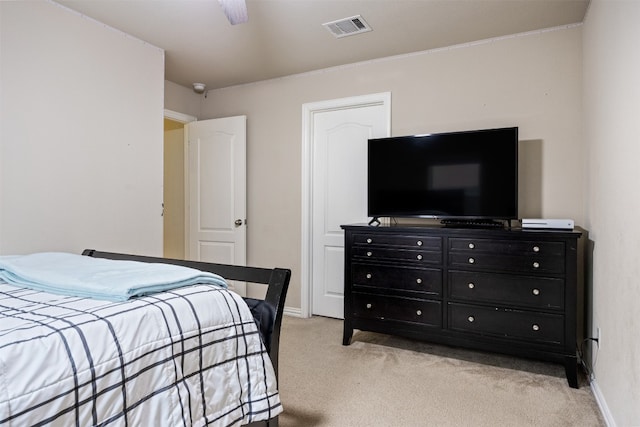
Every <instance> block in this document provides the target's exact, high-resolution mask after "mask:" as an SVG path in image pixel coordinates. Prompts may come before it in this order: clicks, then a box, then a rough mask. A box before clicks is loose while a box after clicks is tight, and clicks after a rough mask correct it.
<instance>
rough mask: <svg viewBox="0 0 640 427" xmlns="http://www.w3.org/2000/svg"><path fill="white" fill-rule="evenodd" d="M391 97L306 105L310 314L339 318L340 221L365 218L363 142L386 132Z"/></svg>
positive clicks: (341, 288)
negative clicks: (308, 181)
mask: <svg viewBox="0 0 640 427" xmlns="http://www.w3.org/2000/svg"><path fill="white" fill-rule="evenodd" d="M390 99H391V98H390V94H388V93H385V94H377V95H370V96H364V97H355V98H348V99H342V100H335V101H328V102H323V103H318V104H315V106H314V105H313V104H311V105H307V106H306V107H308V109H307V110H306V111H307V112H308V114H309V119H308V121H307V123H306V124H305V127H306V128H308V131H309V141H308V145H309V146H308V147H307V148H308V156H309V157H310V158H309V160H308V164H309V168H308V170H309V171H310V173H309V179H310V183H309V186H308V188H309V191H310V198H309V200H308V204H309V215H310V218H309V224H310V231H309V241H310V244H309V246H310V251H309V253H308V260H309V261H308V266H309V270H310V271H309V272H308V273H309V274H308V277H309V280H310V286H309V287H310V288H311V291H310V293H311V314H317V315H322V316H329V317H336V318H343V317H344V308H343V307H344V305H343V301H344V296H343V293H344V232H343V230H342V229H341V228H340V225H342V224H349V223H357V222H365V223H366V222H367V221H368V218H367V140H368V139H369V138H379V137H385V136H389V133H390ZM303 275H304V273H303Z"/></svg>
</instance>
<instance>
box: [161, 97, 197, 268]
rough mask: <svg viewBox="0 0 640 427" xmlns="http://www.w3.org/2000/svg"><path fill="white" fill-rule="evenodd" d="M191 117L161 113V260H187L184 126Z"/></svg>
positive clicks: (167, 112) (175, 113) (170, 112)
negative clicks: (162, 161)
mask: <svg viewBox="0 0 640 427" xmlns="http://www.w3.org/2000/svg"><path fill="white" fill-rule="evenodd" d="M196 120H197V119H196V118H195V117H193V116H189V115H186V114H181V113H177V112H175V111H169V110H165V112H164V138H163V139H164V142H163V144H164V166H163V170H164V174H163V206H162V208H163V209H162V217H163V239H162V240H163V256H164V257H166V258H175V259H186V250H185V227H186V223H185V185H186V182H185V173H186V170H185V143H184V126H185V124H186V123H190V122H192V121H196Z"/></svg>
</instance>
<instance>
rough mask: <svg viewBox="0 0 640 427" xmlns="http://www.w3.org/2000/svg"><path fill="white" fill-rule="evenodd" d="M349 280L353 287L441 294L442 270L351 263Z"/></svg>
mask: <svg viewBox="0 0 640 427" xmlns="http://www.w3.org/2000/svg"><path fill="white" fill-rule="evenodd" d="M351 280H352V283H353V286H354V287H358V286H371V287H375V288H386V289H396V290H403V291H412V292H423V293H426V294H432V295H440V294H441V293H442V270H440V269H437V268H415V267H389V266H379V265H370V264H359V263H353V264H352V265H351Z"/></svg>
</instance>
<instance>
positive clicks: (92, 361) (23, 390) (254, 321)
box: [0, 249, 291, 427]
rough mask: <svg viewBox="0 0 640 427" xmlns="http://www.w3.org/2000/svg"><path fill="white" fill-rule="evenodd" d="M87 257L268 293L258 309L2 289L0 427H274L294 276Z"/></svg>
mask: <svg viewBox="0 0 640 427" xmlns="http://www.w3.org/2000/svg"><path fill="white" fill-rule="evenodd" d="M82 255H84V256H86V257H92V258H96V259H103V260H121V261H136V262H143V263H151V264H158V263H160V264H168V265H178V266H184V267H190V268H193V269H197V270H200V271H203V272H211V273H215V274H217V275H220V276H222V277H223V278H224V279H226V280H234V281H242V282H249V283H259V284H265V285H267V286H268V287H267V290H266V296H265V298H264V299H261V300H258V299H251V298H242V297H240V296H238V295H237V294H235V293H234V292H231V291H229V290H228V289H225V288H223V287H219V286H215V285H212V284H200V283H197V284H192V285H190V286H183V287H179V288H174V289H170V290H166V291H163V292H155V293H150V294H148V295H143V296H139V297H136V298H131V299H128V300H126V301H105V300H101V299H95V298H84V297H77V296H67V295H60V294H55V293H49V292H42V291H39V290H34V289H29V288H23V287H17V286H14V285H10V284H8V283H6V282H5V281H3V280H0V425H2V426H4V425H6V426H26V425H34V426H36V425H42V426H44V425H47V426H65V427H67V426H82V427H84V426H89V425H100V426H146V425H149V426H192V425H193V426H199V425H211V426H236V425H245V424H251V425H260V424H261V425H268V426H277V422H278V414H280V413H281V412H282V404H281V402H280V398H279V394H278V391H277V372H278V350H279V341H280V326H281V322H282V316H283V310H284V299H285V296H286V292H287V288H288V285H289V280H290V277H291V272H290V270H287V269H281V268H274V269H266V268H256V267H241V266H233V265H224V264H212V263H204V262H196V261H184V260H174V259H166V258H155V257H146V256H137V255H127V254H120V253H112V252H100V251H96V250H92V249H90V250H85V251H84V252H83V253H82ZM80 258H82V259H83V260H84V258H83V257H80ZM145 265H146V264H145ZM207 274H209V273H207Z"/></svg>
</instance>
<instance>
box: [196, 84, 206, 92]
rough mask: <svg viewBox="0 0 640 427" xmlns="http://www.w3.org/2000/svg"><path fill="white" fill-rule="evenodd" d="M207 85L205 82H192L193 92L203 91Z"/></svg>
mask: <svg viewBox="0 0 640 427" xmlns="http://www.w3.org/2000/svg"><path fill="white" fill-rule="evenodd" d="M206 87H207V85H206V84H204V83H194V84H193V91H194V92H195V93H204V89H205V88H206Z"/></svg>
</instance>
